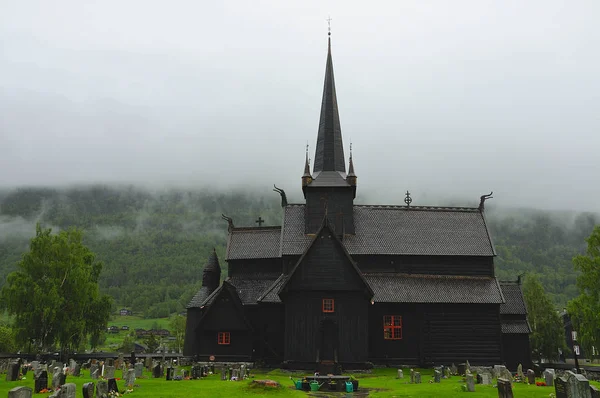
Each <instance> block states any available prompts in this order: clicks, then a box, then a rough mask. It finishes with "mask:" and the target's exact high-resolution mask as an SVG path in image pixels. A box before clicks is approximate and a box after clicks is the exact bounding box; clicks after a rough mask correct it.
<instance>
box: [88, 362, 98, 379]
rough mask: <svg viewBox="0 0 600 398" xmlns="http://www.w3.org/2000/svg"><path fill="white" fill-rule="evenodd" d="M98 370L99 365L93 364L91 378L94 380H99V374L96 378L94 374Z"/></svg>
mask: <svg viewBox="0 0 600 398" xmlns="http://www.w3.org/2000/svg"><path fill="white" fill-rule="evenodd" d="M97 370H98V364H97V363H93V364H91V365H90V377H91V378H92V379H97V378H98V376H99V375H98V373H96V377H94V372H96V371H97Z"/></svg>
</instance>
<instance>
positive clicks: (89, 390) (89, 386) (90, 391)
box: [83, 382, 94, 398]
mask: <svg viewBox="0 0 600 398" xmlns="http://www.w3.org/2000/svg"><path fill="white" fill-rule="evenodd" d="M83 398H94V383H92V382H89V383H85V384H84V385H83Z"/></svg>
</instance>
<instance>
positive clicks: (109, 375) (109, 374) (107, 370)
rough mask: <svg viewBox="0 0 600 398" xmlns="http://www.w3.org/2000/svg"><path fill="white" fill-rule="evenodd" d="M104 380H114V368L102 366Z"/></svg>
mask: <svg viewBox="0 0 600 398" xmlns="http://www.w3.org/2000/svg"><path fill="white" fill-rule="evenodd" d="M104 378H105V379H107V380H108V379H114V378H115V367H114V366H111V365H106V366H104Z"/></svg>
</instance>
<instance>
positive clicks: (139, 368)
mask: <svg viewBox="0 0 600 398" xmlns="http://www.w3.org/2000/svg"><path fill="white" fill-rule="evenodd" d="M134 369H135V377H142V374H144V364H143V363H136V364H135V368H134Z"/></svg>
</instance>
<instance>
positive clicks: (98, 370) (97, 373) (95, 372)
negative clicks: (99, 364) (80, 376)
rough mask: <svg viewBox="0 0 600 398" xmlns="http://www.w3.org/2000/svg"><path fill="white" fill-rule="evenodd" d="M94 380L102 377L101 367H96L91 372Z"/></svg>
mask: <svg viewBox="0 0 600 398" xmlns="http://www.w3.org/2000/svg"><path fill="white" fill-rule="evenodd" d="M91 378H92V380H98V379H99V378H100V369H96V370H94V371H93V372H92V374H91Z"/></svg>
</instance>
